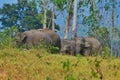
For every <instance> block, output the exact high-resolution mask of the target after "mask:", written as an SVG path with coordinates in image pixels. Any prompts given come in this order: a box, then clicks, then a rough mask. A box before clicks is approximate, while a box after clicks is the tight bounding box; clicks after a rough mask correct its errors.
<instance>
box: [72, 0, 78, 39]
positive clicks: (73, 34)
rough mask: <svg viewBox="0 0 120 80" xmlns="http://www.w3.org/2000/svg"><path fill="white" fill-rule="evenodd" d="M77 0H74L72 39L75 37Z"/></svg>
mask: <svg viewBox="0 0 120 80" xmlns="http://www.w3.org/2000/svg"><path fill="white" fill-rule="evenodd" d="M76 22H77V0H74V9H73V27H72V38H74V37H76Z"/></svg>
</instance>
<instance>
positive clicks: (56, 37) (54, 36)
mask: <svg viewBox="0 0 120 80" xmlns="http://www.w3.org/2000/svg"><path fill="white" fill-rule="evenodd" d="M38 30H39V31H40V32H45V33H46V34H48V35H49V36H50V38H51V40H52V45H53V46H54V47H58V49H59V51H60V49H61V39H60V36H59V35H58V34H57V33H56V32H54V31H52V30H50V29H47V28H46V29H38Z"/></svg>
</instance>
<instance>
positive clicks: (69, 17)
mask: <svg viewBox="0 0 120 80" xmlns="http://www.w3.org/2000/svg"><path fill="white" fill-rule="evenodd" d="M70 11H71V1H70V2H68V15H67V18H66V26H65V30H64V39H68V33H69V27H70V20H71V12H70Z"/></svg>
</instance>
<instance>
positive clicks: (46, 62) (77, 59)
mask: <svg viewBox="0 0 120 80" xmlns="http://www.w3.org/2000/svg"><path fill="white" fill-rule="evenodd" d="M0 80H120V59H117V58H109V57H100V56H97V57H82V56H80V55H77V56H70V55H61V54H50V53H49V52H46V50H44V49H40V50H38V49H30V50H20V49H13V48H11V49H3V50H0Z"/></svg>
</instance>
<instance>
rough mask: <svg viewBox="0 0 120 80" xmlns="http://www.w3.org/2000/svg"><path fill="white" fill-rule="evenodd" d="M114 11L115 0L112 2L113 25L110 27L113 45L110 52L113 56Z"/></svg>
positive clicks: (111, 44)
mask: <svg viewBox="0 0 120 80" xmlns="http://www.w3.org/2000/svg"><path fill="white" fill-rule="evenodd" d="M114 13H115V1H114V0H113V2H112V26H111V29H110V41H111V43H110V46H111V49H110V53H111V57H112V56H113V42H112V41H113V35H112V33H113V28H114Z"/></svg>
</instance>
